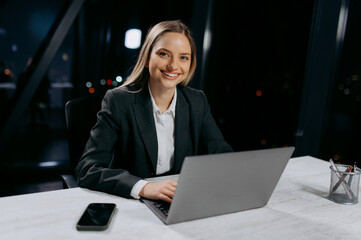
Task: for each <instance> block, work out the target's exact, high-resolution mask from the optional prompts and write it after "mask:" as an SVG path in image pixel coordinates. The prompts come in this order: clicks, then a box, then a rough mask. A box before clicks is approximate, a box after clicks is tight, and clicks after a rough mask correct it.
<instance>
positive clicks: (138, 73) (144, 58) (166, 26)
mask: <svg viewBox="0 0 361 240" xmlns="http://www.w3.org/2000/svg"><path fill="white" fill-rule="evenodd" d="M167 32H176V33H182V34H184V35H185V36H186V37H187V38H188V41H189V45H190V47H191V51H192V53H191V65H190V68H189V73H188V75H187V76H186V78H185V79H184V80H183V81H182V82H181V83H180V84H181V85H182V86H187V85H188V83H189V82H190V81H191V79H192V78H193V75H194V72H195V69H196V66H197V57H196V45H195V43H194V40H193V38H192V35H191V32H190V30H189V29H188V27H187V26H186V25H185V24H183V23H182V22H181V21H179V20H175V21H164V22H160V23H158V24H156V25H155V26H154V27H152V28H151V29H150V30H149V31H148V34H147V36H146V38H145V41H144V43H143V46H142V49H141V50H140V53H139V57H138V61H137V63H136V65H135V67H134V69H133V71H132V73H131V74H130V76H129V77H128V79H127V80H126V81H125V82H124V84H123V85H122V86H127V85H131V86H135V87H137V88H138V89H139V90H141V89H142V88H143V87H144V86H145V85H146V84H147V83H148V80H149V71H148V69H147V68H146V67H145V66H146V64H147V62H148V59H149V56H150V53H151V52H152V49H153V46H154V45H155V44H156V43H157V41H158V40H159V39H160V38H161V37H162V36H163V35H164V34H165V33H167Z"/></svg>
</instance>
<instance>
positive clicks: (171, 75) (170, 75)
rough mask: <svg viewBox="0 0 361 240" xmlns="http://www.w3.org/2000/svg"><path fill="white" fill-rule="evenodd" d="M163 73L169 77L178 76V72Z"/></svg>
mask: <svg viewBox="0 0 361 240" xmlns="http://www.w3.org/2000/svg"><path fill="white" fill-rule="evenodd" d="M163 73H164V74H165V75H167V76H169V77H176V76H178V74H172V73H167V72H163Z"/></svg>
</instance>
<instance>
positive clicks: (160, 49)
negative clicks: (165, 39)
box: [157, 48, 191, 56]
mask: <svg viewBox="0 0 361 240" xmlns="http://www.w3.org/2000/svg"><path fill="white" fill-rule="evenodd" d="M162 50H163V51H166V52H170V53H171V51H169V50H168V49H166V48H159V49H158V50H157V52H158V51H162ZM180 55H190V56H191V54H190V53H189V52H185V53H180Z"/></svg>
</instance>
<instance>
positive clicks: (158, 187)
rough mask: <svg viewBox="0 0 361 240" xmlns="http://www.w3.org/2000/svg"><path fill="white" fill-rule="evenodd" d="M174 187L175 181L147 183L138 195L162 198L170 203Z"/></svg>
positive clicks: (156, 198) (175, 185)
mask: <svg viewBox="0 0 361 240" xmlns="http://www.w3.org/2000/svg"><path fill="white" fill-rule="evenodd" d="M176 187H177V183H176V182H173V181H165V182H159V183H148V184H146V185H145V186H144V187H143V189H142V190H141V192H140V195H141V196H142V197H146V198H149V199H154V200H163V201H166V202H169V203H171V202H172V198H173V197H174V193H175V190H176Z"/></svg>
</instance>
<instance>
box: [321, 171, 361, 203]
mask: <svg viewBox="0 0 361 240" xmlns="http://www.w3.org/2000/svg"><path fill="white" fill-rule="evenodd" d="M336 166H337V170H334V169H333V168H332V167H330V169H331V184H330V191H329V194H328V199H330V200H331V201H333V202H335V203H340V204H347V205H354V204H356V203H358V195H359V185H360V173H361V172H360V169H359V168H356V169H355V171H354V170H352V171H350V172H347V171H346V170H347V169H348V168H349V166H348V165H344V164H336Z"/></svg>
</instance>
